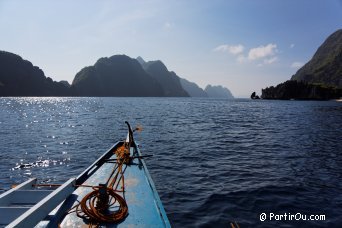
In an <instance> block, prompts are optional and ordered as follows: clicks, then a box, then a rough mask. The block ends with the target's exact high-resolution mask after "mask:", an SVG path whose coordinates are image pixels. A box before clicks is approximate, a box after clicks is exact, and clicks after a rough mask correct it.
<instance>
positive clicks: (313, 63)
mask: <svg viewBox="0 0 342 228" xmlns="http://www.w3.org/2000/svg"><path fill="white" fill-rule="evenodd" d="M291 80H296V81H304V82H307V83H311V84H314V83H316V84H322V85H326V86H334V87H340V88H342V29H339V30H337V31H336V32H334V33H333V34H331V35H330V36H329V37H328V38H327V39H326V40H325V42H324V43H323V44H322V45H321V46H320V47H319V48H318V49H317V51H316V53H315V54H314V56H313V57H312V59H311V60H310V61H309V62H308V63H306V64H305V65H304V66H303V67H302V68H300V69H299V70H298V71H297V73H296V74H295V75H293V76H292V78H291Z"/></svg>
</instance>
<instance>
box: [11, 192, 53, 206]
mask: <svg viewBox="0 0 342 228" xmlns="http://www.w3.org/2000/svg"><path fill="white" fill-rule="evenodd" d="M51 192H53V190H17V191H15V192H13V194H12V195H11V198H10V199H9V201H10V203H11V204H37V203H38V202H39V201H41V200H42V199H43V198H45V197H46V196H47V195H49V194H50V193H51Z"/></svg>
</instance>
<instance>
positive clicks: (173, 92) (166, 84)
mask: <svg viewBox="0 0 342 228" xmlns="http://www.w3.org/2000/svg"><path fill="white" fill-rule="evenodd" d="M137 61H138V62H139V63H140V64H141V65H142V67H143V68H144V70H145V71H146V72H147V73H148V74H149V75H151V76H152V77H153V78H154V79H156V80H157V81H158V83H159V84H160V85H161V87H162V88H163V90H164V96H166V97H188V96H189V94H188V93H187V92H186V91H185V90H184V89H183V87H182V85H181V83H180V80H179V77H178V76H177V75H176V74H175V72H173V71H168V69H167V68H166V66H165V65H164V63H163V62H162V61H160V60H157V61H149V62H145V61H144V60H143V59H142V58H141V57H138V58H137Z"/></svg>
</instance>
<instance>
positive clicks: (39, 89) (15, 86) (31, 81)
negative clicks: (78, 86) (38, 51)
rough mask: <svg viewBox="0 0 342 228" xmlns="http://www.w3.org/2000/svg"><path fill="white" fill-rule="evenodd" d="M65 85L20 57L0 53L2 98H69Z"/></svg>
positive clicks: (0, 92) (0, 93) (0, 94)
mask: <svg viewBox="0 0 342 228" xmlns="http://www.w3.org/2000/svg"><path fill="white" fill-rule="evenodd" d="M70 94H71V93H70V90H69V88H68V87H67V86H65V84H64V83H61V82H55V81H53V80H52V79H51V78H49V77H46V76H45V75H44V72H43V71H42V70H41V69H40V68H39V67H37V66H33V64H32V63H31V62H29V61H27V60H24V59H22V58H21V57H20V56H19V55H16V54H13V53H10V52H6V51H0V96H69V95H70Z"/></svg>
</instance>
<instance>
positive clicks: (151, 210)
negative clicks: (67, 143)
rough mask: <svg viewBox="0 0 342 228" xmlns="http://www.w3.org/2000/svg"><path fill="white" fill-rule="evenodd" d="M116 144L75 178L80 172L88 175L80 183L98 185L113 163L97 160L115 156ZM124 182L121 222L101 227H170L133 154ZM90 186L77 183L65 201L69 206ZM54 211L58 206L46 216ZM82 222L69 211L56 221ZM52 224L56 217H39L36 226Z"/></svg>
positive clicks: (68, 224) (143, 168) (140, 161)
mask: <svg viewBox="0 0 342 228" xmlns="http://www.w3.org/2000/svg"><path fill="white" fill-rule="evenodd" d="M119 145H121V144H120V143H119V144H116V145H114V146H113V148H112V149H110V150H109V151H107V152H106V153H105V154H104V155H103V156H102V158H100V159H99V160H98V161H97V162H95V163H94V165H95V166H94V165H93V166H91V167H90V168H89V169H88V170H86V171H85V172H84V173H83V174H81V175H80V176H79V177H78V179H79V180H82V179H83V178H85V177H82V176H84V175H91V176H90V177H89V178H88V179H86V181H85V182H83V183H82V184H83V185H91V186H98V185H99V184H100V183H103V182H105V181H106V180H107V179H108V176H109V175H110V173H111V171H112V169H113V165H114V164H113V163H112V162H104V164H97V163H99V162H100V163H102V162H103V161H104V160H109V159H110V160H112V159H115V158H116V156H115V154H113V152H112V151H113V150H115V148H116V147H118V146H119ZM132 150H134V151H132ZM131 151H132V153H133V154H135V155H137V156H142V155H141V153H140V150H139V148H138V147H136V149H135V147H131ZM96 164H97V166H96ZM92 167H93V168H92ZM96 168H97V170H96ZM94 169H95V172H94ZM101 181H102V182H101ZM99 182H100V183H99ZM124 183H125V199H126V202H127V205H128V216H127V217H126V218H125V219H124V220H123V221H122V222H121V223H118V224H108V223H106V224H102V225H104V226H105V227H170V223H169V220H168V218H167V216H166V213H165V211H164V208H163V206H162V203H161V201H160V198H159V195H158V193H157V191H156V189H155V186H154V183H153V181H152V179H151V177H150V174H149V172H148V170H147V168H146V165H145V162H144V160H143V159H140V158H135V159H134V160H133V161H132V164H130V165H128V166H127V168H126V170H125V173H124ZM120 187H121V186H120V185H119V188H118V189H120ZM92 190H93V189H92V188H87V187H78V188H77V189H76V190H75V191H74V193H73V194H72V195H71V196H70V197H69V198H68V199H67V200H66V201H69V204H70V202H73V205H72V206H74V205H76V204H78V203H79V201H81V200H82V198H83V197H84V196H85V195H86V194H88V193H89V192H91V191H92ZM72 206H71V207H72ZM68 207H69V208H70V205H68ZM57 211H58V208H56V209H55V210H54V211H53V212H52V213H51V214H50V217H53V215H54V213H56V212H57ZM86 222H87V221H84V220H83V219H82V218H79V217H78V216H77V215H76V213H70V214H68V215H67V216H66V217H65V218H64V219H63V221H62V222H60V223H59V224H60V226H61V227H84V226H85V225H86V224H87V223H86ZM55 225H56V221H54V220H52V222H51V221H42V222H40V223H39V224H38V225H37V227H46V226H55Z"/></svg>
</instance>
